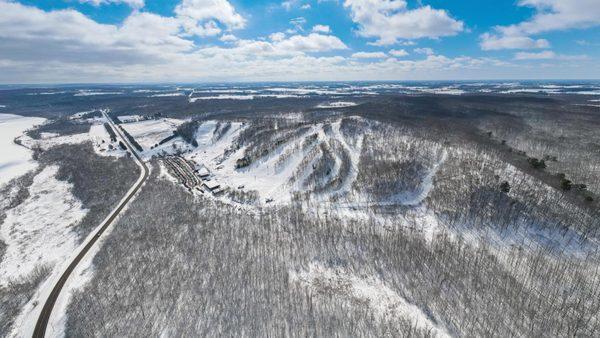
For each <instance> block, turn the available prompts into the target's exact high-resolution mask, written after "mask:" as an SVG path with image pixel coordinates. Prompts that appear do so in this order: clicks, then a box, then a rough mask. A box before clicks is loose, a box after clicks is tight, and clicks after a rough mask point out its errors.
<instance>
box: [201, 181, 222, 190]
mask: <svg viewBox="0 0 600 338" xmlns="http://www.w3.org/2000/svg"><path fill="white" fill-rule="evenodd" d="M204 186H205V187H206V189H208V190H209V191H211V192H213V193H214V192H215V191H216V190H217V189H219V187H220V185H219V183H217V182H216V181H204Z"/></svg>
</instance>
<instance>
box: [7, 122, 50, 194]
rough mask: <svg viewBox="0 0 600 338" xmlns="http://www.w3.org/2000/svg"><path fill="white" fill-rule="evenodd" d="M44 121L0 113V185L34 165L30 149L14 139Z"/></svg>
mask: <svg viewBox="0 0 600 338" xmlns="http://www.w3.org/2000/svg"><path fill="white" fill-rule="evenodd" d="M44 121H45V119H43V118H40V117H23V116H19V115H12V114H0V186H2V185H4V184H6V183H7V182H8V181H10V180H11V179H13V178H15V177H18V176H21V175H23V174H25V173H26V172H28V171H29V170H32V169H33V168H35V167H36V164H35V162H33V161H32V160H31V151H30V150H29V149H27V148H25V147H23V146H20V145H18V144H15V143H14V139H15V138H17V137H19V136H21V135H22V134H23V132H25V131H26V130H27V129H30V128H32V127H33V126H35V125H38V124H41V123H43V122H44Z"/></svg>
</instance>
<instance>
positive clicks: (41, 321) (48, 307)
mask: <svg viewBox="0 0 600 338" xmlns="http://www.w3.org/2000/svg"><path fill="white" fill-rule="evenodd" d="M102 114H103V115H104V117H105V118H106V119H107V120H108V123H109V124H110V126H111V128H113V130H114V131H115V133H117V134H118V135H119V137H120V138H121V139H122V141H123V143H125V145H126V146H127V148H128V149H129V151H130V152H131V154H133V157H134V158H135V161H136V162H137V164H138V165H139V166H140V168H141V169H142V172H141V173H140V177H139V178H138V180H137V182H136V183H135V185H134V186H133V187H132V188H131V189H130V190H129V191H128V192H127V195H125V196H124V197H123V199H121V201H120V202H119V204H118V205H117V207H116V208H115V209H113V211H112V212H111V213H110V214H109V216H108V217H107V218H106V219H105V220H104V222H103V223H101V224H100V225H99V226H98V228H97V230H96V233H95V234H94V235H93V237H92V238H90V239H89V240H88V242H87V244H86V245H85V246H84V247H83V249H81V251H80V252H79V253H78V254H77V256H76V257H75V258H74V259H73V261H72V262H71V263H70V264H69V266H68V267H67V268H66V269H65V271H64V272H63V273H62V275H61V276H60V279H59V280H58V281H57V283H56V284H55V285H54V287H53V288H52V291H51V292H50V295H49V296H48V298H47V299H46V302H45V303H44V307H43V308H42V311H41V312H40V316H39V317H38V320H37V322H36V325H35V330H34V332H33V337H35V338H38V337H40V338H41V337H44V336H45V334H46V328H47V326H48V322H49V320H50V315H51V314H52V309H53V307H54V304H55V303H56V300H57V299H58V296H59V295H60V292H61V290H62V288H63V287H64V285H65V283H66V282H67V280H68V279H69V276H70V275H71V273H72V272H73V270H75V268H76V267H77V265H78V264H79V263H80V262H81V260H82V259H83V258H84V257H85V255H86V254H87V253H88V251H89V250H90V249H91V248H92V247H93V246H94V245H95V244H96V242H97V241H98V239H99V238H100V237H101V236H102V234H103V233H104V232H105V231H106V229H107V228H108V227H109V226H110V225H111V224H113V222H114V220H115V219H116V218H117V216H118V215H119V214H120V213H121V212H122V211H123V208H125V206H126V205H127V204H128V203H129V201H130V200H131V198H132V197H133V196H135V194H136V193H137V192H138V191H139V190H140V188H141V187H142V185H143V184H144V182H145V181H146V179H147V178H148V175H149V170H148V167H147V166H146V164H145V163H144V161H142V159H141V158H140V156H139V155H138V154H137V152H136V150H135V148H134V147H132V146H131V144H130V143H129V140H128V139H127V138H126V137H125V136H124V135H123V133H122V131H121V130H120V129H119V128H117V126H116V125H115V124H114V122H113V121H112V120H111V119H110V117H109V116H108V115H107V114H106V112H104V111H103V112H102Z"/></svg>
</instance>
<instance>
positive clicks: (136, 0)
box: [79, 0, 144, 8]
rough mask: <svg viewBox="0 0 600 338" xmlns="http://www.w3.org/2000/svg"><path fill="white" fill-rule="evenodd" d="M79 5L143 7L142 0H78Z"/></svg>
mask: <svg viewBox="0 0 600 338" xmlns="http://www.w3.org/2000/svg"><path fill="white" fill-rule="evenodd" d="M79 2H80V3H89V4H91V5H93V6H96V7H98V6H100V5H107V4H126V5H129V6H131V7H133V8H142V7H144V0H79Z"/></svg>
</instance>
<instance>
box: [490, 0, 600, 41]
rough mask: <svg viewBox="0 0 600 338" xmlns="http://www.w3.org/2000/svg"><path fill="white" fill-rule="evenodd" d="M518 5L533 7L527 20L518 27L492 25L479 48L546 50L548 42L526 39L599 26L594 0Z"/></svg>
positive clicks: (599, 8) (526, 0) (599, 7)
mask: <svg viewBox="0 0 600 338" xmlns="http://www.w3.org/2000/svg"><path fill="white" fill-rule="evenodd" d="M518 5H519V6H526V7H531V8H533V9H534V10H535V14H534V15H533V16H532V17H531V18H530V19H529V20H526V21H523V22H521V23H518V24H514V25H509V26H496V27H494V31H495V34H490V33H485V34H483V35H482V36H481V39H482V42H481V48H482V49H484V50H496V49H531V48H547V47H548V46H549V43H548V41H546V40H544V39H537V40H535V39H533V38H531V37H530V36H531V35H536V34H541V33H545V32H551V31H562V30H567V29H578V28H588V27H593V26H598V25H600V3H599V2H598V0H570V1H567V0H520V1H519V2H518Z"/></svg>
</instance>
